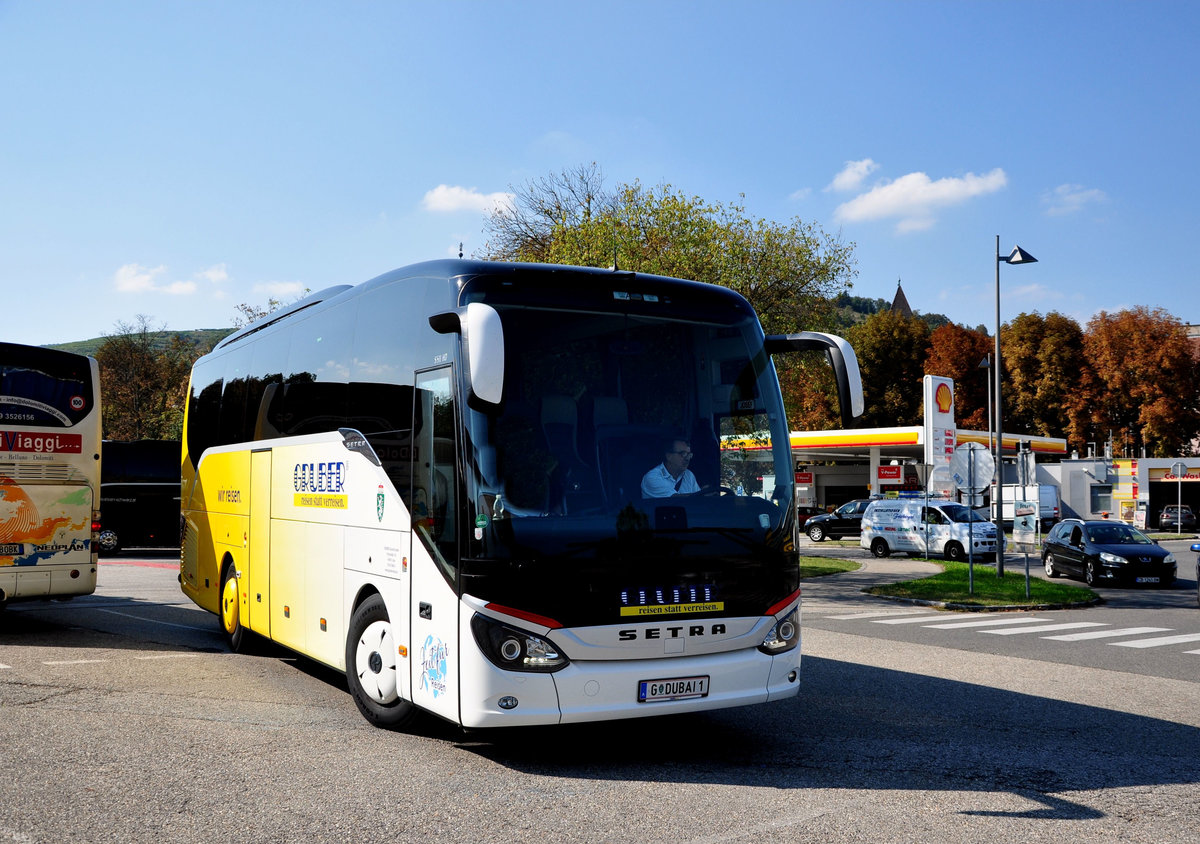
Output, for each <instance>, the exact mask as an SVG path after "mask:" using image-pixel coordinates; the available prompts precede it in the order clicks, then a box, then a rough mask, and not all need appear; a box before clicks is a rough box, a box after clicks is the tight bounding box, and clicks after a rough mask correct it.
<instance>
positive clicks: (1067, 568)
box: [1042, 519, 1176, 586]
mask: <svg viewBox="0 0 1200 844" xmlns="http://www.w3.org/2000/svg"><path fill="white" fill-rule="evenodd" d="M1042 564H1043V565H1044V566H1045V567H1046V575H1047V576H1048V577H1058V576H1059V575H1060V574H1066V575H1070V576H1073V577H1082V578H1083V579H1084V580H1085V581H1086V582H1087V585H1088V586H1099V585H1101V584H1105V583H1110V584H1116V583H1121V584H1127V585H1133V584H1153V585H1158V586H1170V585H1171V584H1172V583H1174V582H1175V568H1176V566H1175V555H1174V554H1172V553H1171V552H1170V551H1168V550H1167V549H1166V548H1163V547H1162V546H1161V545H1159V544H1158V543H1157V542H1155V541H1154V540H1152V539H1151V538H1150V537H1148V536H1146V534H1144V533H1142V532H1141V531H1140V530H1138V529H1137V528H1135V527H1133V526H1132V525H1127V524H1125V523H1124V522H1115V521H1108V520H1097V521H1082V520H1080V519H1065V520H1064V521H1061V522H1059V523H1058V524H1057V525H1055V526H1054V528H1053V529H1052V530H1051V531H1050V533H1049V534H1048V535H1047V536H1046V540H1045V542H1044V543H1043V544H1042Z"/></svg>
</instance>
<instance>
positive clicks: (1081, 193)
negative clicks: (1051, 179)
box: [1042, 185, 1108, 217]
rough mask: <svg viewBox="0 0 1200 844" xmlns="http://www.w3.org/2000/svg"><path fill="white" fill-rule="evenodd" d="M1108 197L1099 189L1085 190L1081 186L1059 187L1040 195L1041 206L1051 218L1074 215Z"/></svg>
mask: <svg viewBox="0 0 1200 844" xmlns="http://www.w3.org/2000/svg"><path fill="white" fill-rule="evenodd" d="M1107 199H1108V196H1107V195H1106V194H1105V193H1104V191H1102V190H1100V189H1099V188H1085V187H1084V186H1083V185H1059V186H1058V187H1056V188H1055V189H1054V190H1050V191H1046V192H1045V193H1044V194H1042V204H1043V205H1045V206H1046V213H1047V214H1049V215H1050V216H1052V217H1061V216H1064V215H1066V214H1074V213H1075V212H1076V211H1079V210H1081V209H1082V208H1083V206H1085V205H1089V204H1091V203H1093V202H1104V201H1105V200H1107Z"/></svg>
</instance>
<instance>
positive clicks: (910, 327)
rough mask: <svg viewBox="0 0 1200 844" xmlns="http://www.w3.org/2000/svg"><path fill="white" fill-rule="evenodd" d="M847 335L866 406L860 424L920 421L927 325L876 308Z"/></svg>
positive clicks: (874, 424)
mask: <svg viewBox="0 0 1200 844" xmlns="http://www.w3.org/2000/svg"><path fill="white" fill-rule="evenodd" d="M846 339H847V340H848V341H849V342H850V345H851V346H853V347H854V353H855V355H856V356H857V357H858V368H859V371H860V372H861V374H862V381H863V394H864V396H863V397H864V399H865V402H866V411H865V412H864V413H863V415H862V416H861V417H860V418H859V425H860V426H861V427H866V428H880V427H890V426H894V425H920V424H921V422H922V416H921V396H922V391H921V382H922V379H923V378H924V376H925V371H926V370H925V359H926V356H927V354H928V351H929V340H930V330H929V325H928V324H927V323H925V322H924V321H923V320H922V319H920V318H919V317H910V316H904V315H903V314H900V313H897V312H895V311H881V312H879V313H877V314H874V315H872V316H871V317H869V318H868V319H867V321H866V322H863V323H862V324H860V325H856V326H854V327H853V328H852V329H850V331H849V332H848V336H847V337H846ZM976 362H977V363H978V361H976Z"/></svg>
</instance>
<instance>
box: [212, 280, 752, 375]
mask: <svg viewBox="0 0 1200 844" xmlns="http://www.w3.org/2000/svg"><path fill="white" fill-rule="evenodd" d="M518 274H520V275H523V276H525V277H527V278H530V277H532V278H536V277H539V276H540V277H542V278H544V279H546V280H547V281H550V282H552V283H553V284H554V286H555V287H558V288H560V289H567V285H566V284H563V282H567V281H568V280H569V281H571V282H574V283H576V284H578V283H580V282H583V283H591V284H594V285H595V287H592V288H591V289H592V290H595V289H597V288H599V289H603V290H612V289H614V288H626V287H628V288H630V289H631V290H638V289H640V288H642V287H644V286H646V285H652V286H656V287H661V286H668V287H671V288H673V289H677V290H679V291H681V292H682V291H691V292H693V293H700V294H702V295H703V294H707V295H709V296H715V297H727V299H728V304H729V306H731V307H734V308H738V307H740V308H744V309H746V310H747V312H750V311H751V309H750V307H749V304H748V303H747V302H746V300H745V298H744V297H742V296H741V295H740V294H739V293H737V292H736V291H734V290H732V289H730V288H727V287H721V286H718V285H714V284H707V283H704V282H697V281H688V280H686V279H680V278H672V277H670V276H660V275H654V274H651V273H636V272H632V271H628V270H614V269H601V268H599V267H578V266H568V265H562V264H527V263H517V262H504V261H478V260H472V259H462V258H458V259H454V258H447V259H442V260H435V261H424V262H422V263H418V264H411V265H408V266H405V267H400V268H398V269H394V270H390V271H389V272H386V273H383V274H382V275H379V276H376V277H375V278H373V279H370V280H369V281H365V282H362V283H361V284H355V285H349V284H343V285H338V286H335V287H329V288H326V289H324V290H321V291H319V292H317V293H314V294H312V295H310V296H307V297H305V298H304V299H302V300H300V301H299V302H296V303H295V304H293V305H291V306H289V307H288V308H285V309H283V310H281V311H277V312H275V313H272V314H270V315H269V316H268V317H266V318H264V319H261V320H259V321H257V322H254V323H251V324H250V325H247V326H246V327H244V328H242V329H241V330H239V331H236V332H234V333H233V334H230V335H229V336H228V337H226V338H224V339H223V340H221V342H220V343H218V344H217V345H216V346H215V347H214V348H213V352H214V353H215V352H220V351H223V350H224V349H226V348H227V347H229V346H232V345H234V344H236V343H238V342H239V341H241V340H243V339H245V338H246V337H248V336H249V335H251V334H255V333H257V332H259V331H262V330H263V329H266V328H269V327H271V326H274V325H277V324H279V323H281V322H285V321H290V320H291V318H293V317H294V316H297V315H299V314H300V313H302V312H308V311H309V310H310V309H313V310H322V309H323V307H317V306H333V305H335V304H337V303H340V302H343V301H347V300H349V299H352V298H354V297H357V296H362V295H365V294H367V293H369V292H370V291H372V290H375V289H377V288H379V287H383V286H386V285H389V284H393V283H395V282H397V281H402V280H403V279H406V278H413V279H416V278H422V279H431V278H444V279H445V280H446V301H445V308H447V309H453V308H455V307H458V305H459V293H460V291H461V290H462V289H463V287H464V286H465V285H466V283H467V282H468V281H470V280H472V279H478V278H481V277H488V276H490V277H495V278H503V277H505V276H516V275H518ZM306 315H307V313H306Z"/></svg>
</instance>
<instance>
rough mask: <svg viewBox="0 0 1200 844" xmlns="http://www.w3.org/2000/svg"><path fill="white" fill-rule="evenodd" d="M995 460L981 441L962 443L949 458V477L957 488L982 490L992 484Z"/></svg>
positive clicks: (973, 491)
mask: <svg viewBox="0 0 1200 844" xmlns="http://www.w3.org/2000/svg"><path fill="white" fill-rule="evenodd" d="M995 471H996V461H995V460H993V459H992V453H991V452H990V451H988V448H987V446H985V445H984V444H983V443H963V444H962V445H960V446H958V447H957V448H955V449H954V454H953V456H952V457H951V458H950V477H952V478H953V479H954V483H955V484H957V485H958V488H959V489H965V490H969V491H970V492H972V493H975V492H983V491H984V490H985V489H988V488H989V487H991V485H992V475H993V474H995Z"/></svg>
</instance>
